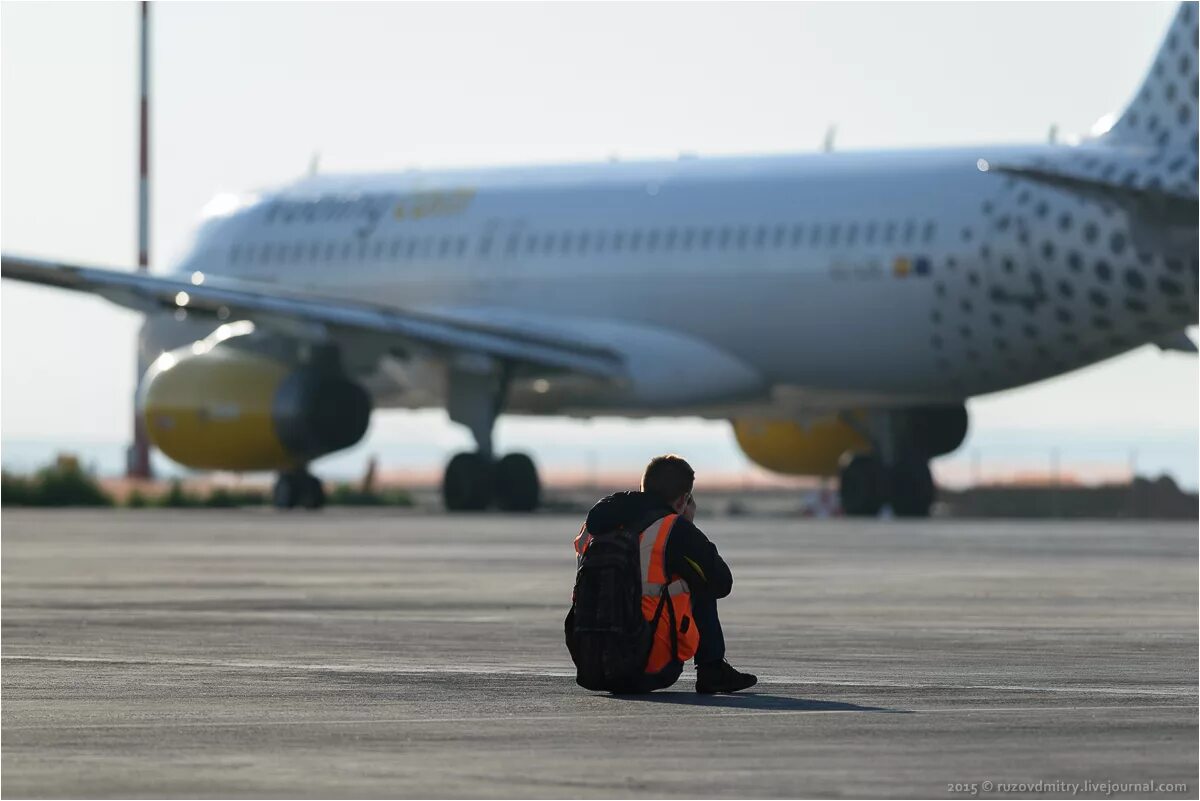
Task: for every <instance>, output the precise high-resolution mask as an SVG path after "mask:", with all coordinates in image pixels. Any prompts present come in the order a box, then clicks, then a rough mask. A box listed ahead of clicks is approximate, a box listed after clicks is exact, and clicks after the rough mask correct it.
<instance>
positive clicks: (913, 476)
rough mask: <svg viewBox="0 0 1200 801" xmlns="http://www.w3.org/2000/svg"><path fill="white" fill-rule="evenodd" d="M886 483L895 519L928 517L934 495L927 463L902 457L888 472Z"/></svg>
mask: <svg viewBox="0 0 1200 801" xmlns="http://www.w3.org/2000/svg"><path fill="white" fill-rule="evenodd" d="M888 483H889V485H890V493H889V494H890V496H891V503H892V512H894V513H895V515H896V517H929V510H930V508H932V506H933V498H934V495H935V494H936V489H935V487H934V484H933V474H932V473H930V472H929V462H927V461H926V460H924V459H922V458H920V457H919V456H913V455H906V456H902V457H901V458H900V460H899V461H898V462H896V464H894V465H892V466H891V468H890V469H889V470H888Z"/></svg>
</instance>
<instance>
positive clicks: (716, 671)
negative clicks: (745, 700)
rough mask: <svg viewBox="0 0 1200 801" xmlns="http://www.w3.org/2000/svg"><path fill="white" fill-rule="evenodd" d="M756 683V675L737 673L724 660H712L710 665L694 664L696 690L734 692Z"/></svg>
mask: <svg viewBox="0 0 1200 801" xmlns="http://www.w3.org/2000/svg"><path fill="white" fill-rule="evenodd" d="M755 684H758V676H755V675H754V674H753V673H739V672H738V671H737V670H734V668H733V665H731V664H729V663H728V662H726V661H725V660H723V659H722V660H721V661H720V662H713V663H712V664H711V665H697V666H696V692H698V693H704V694H706V695H707V694H711V693H736V692H737V691H738V690H745V689H746V688H748V687H753V686H754V685H755Z"/></svg>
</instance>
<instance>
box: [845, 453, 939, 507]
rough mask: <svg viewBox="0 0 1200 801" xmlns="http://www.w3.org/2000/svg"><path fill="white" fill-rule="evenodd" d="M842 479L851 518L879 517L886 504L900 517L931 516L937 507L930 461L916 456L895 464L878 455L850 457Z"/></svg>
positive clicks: (904, 458) (846, 504) (854, 455)
mask: <svg viewBox="0 0 1200 801" xmlns="http://www.w3.org/2000/svg"><path fill="white" fill-rule="evenodd" d="M839 479H840V483H839V487H838V494H839V496H840V498H841V503H842V511H843V512H844V513H845V514H846V515H848V516H850V517H875V516H876V515H877V514H879V512H880V511H881V510H882V509H883V507H884V505H885V504H890V505H891V507H892V513H893V514H895V515H896V516H897V517H928V516H929V510H930V509H931V508H932V506H933V499H934V494H935V490H934V485H933V475H932V474H931V473H930V472H929V462H928V461H926V460H925V459H923V458H920V457H918V456H916V455H914V454H908V455H906V456H904V457H902V458H900V459H899V460H897V461H896V462H895V463H893V464H891V465H885V464H884V463H883V460H882V459H880V458H879V456H877V455H876V454H874V453H855V454H849V455H847V457H846V458H845V459H843V462H842V467H841V471H840V473H839Z"/></svg>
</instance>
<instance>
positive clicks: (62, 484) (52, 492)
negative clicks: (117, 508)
mask: <svg viewBox="0 0 1200 801" xmlns="http://www.w3.org/2000/svg"><path fill="white" fill-rule="evenodd" d="M0 504H2V505H4V506H112V505H113V499H112V496H111V495H109V494H108V493H107V492H105V491H104V490H103V489H102V488H101V487H100V484H99V483H97V481H96V479H95V477H94V476H92V475H91V474H90V473H87V472H86V471H84V469H83V468H82V467H80V466H79V462H78V460H76V459H73V458H70V457H60V458H59V459H58V461H56V462H55V463H54V464H52V465H50V466H49V467H43V468H42V469H41V470H39V471H37V472H36V473H34V474H33V475H32V476H19V475H14V474H12V473H9V472H8V471H3V472H0Z"/></svg>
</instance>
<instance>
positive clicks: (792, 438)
mask: <svg viewBox="0 0 1200 801" xmlns="http://www.w3.org/2000/svg"><path fill="white" fill-rule="evenodd" d="M851 414H858V416H859V419H860V420H861V423H862V424H861V425H859V426H857V427H856V426H852V425H850V424H848V423H847V422H846V421H845V420H843V419H842V418H840V417H829V418H825V419H823V420H819V421H817V422H814V423H812V424H810V425H801V424H799V423H795V422H792V421H770V422H764V421H758V420H735V421H733V433H734V435H735V436H736V437H737V441H738V445H739V446H741V449H742V451H743V452H744V453H745V454H746V456H747V457H749V458H750V460H751V461H753V462H754V463H755V464H757V465H759V466H760V467H765V468H767V469H768V470H773V471H775V472H776V473H785V474H790V475H802V476H836V475H838V474H839V469H840V466H841V465H840V464H839V463H840V461H841V459H842V456H843V454H855V453H865V452H868V451H871V450H872V447H873V445H872V443H871V442H869V441H868V440H867V438H866V437H865V436H864V435H863V434H862V433H860V431H863V430H867V428H868V421H867V420H866V419H865V418H864V416H863V413H853V412H852V413H851ZM891 416H892V431H891V436H892V446H893V451H894V452H895V454H896V455H897V456H899V455H902V454H903V455H911V456H913V457H919V458H921V459H930V458H932V457H934V456H941V455H942V454H946V453H950V452H951V451H953V450H955V449H956V448H957V447H958V446H959V445H961V444H962V442H963V440H964V439H965V438H966V435H967V410H966V409H965V408H964V407H963V406H961V405H957V404H953V405H946V406H921V407H912V408H908V409H898V410H895V411H893V412H891Z"/></svg>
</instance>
